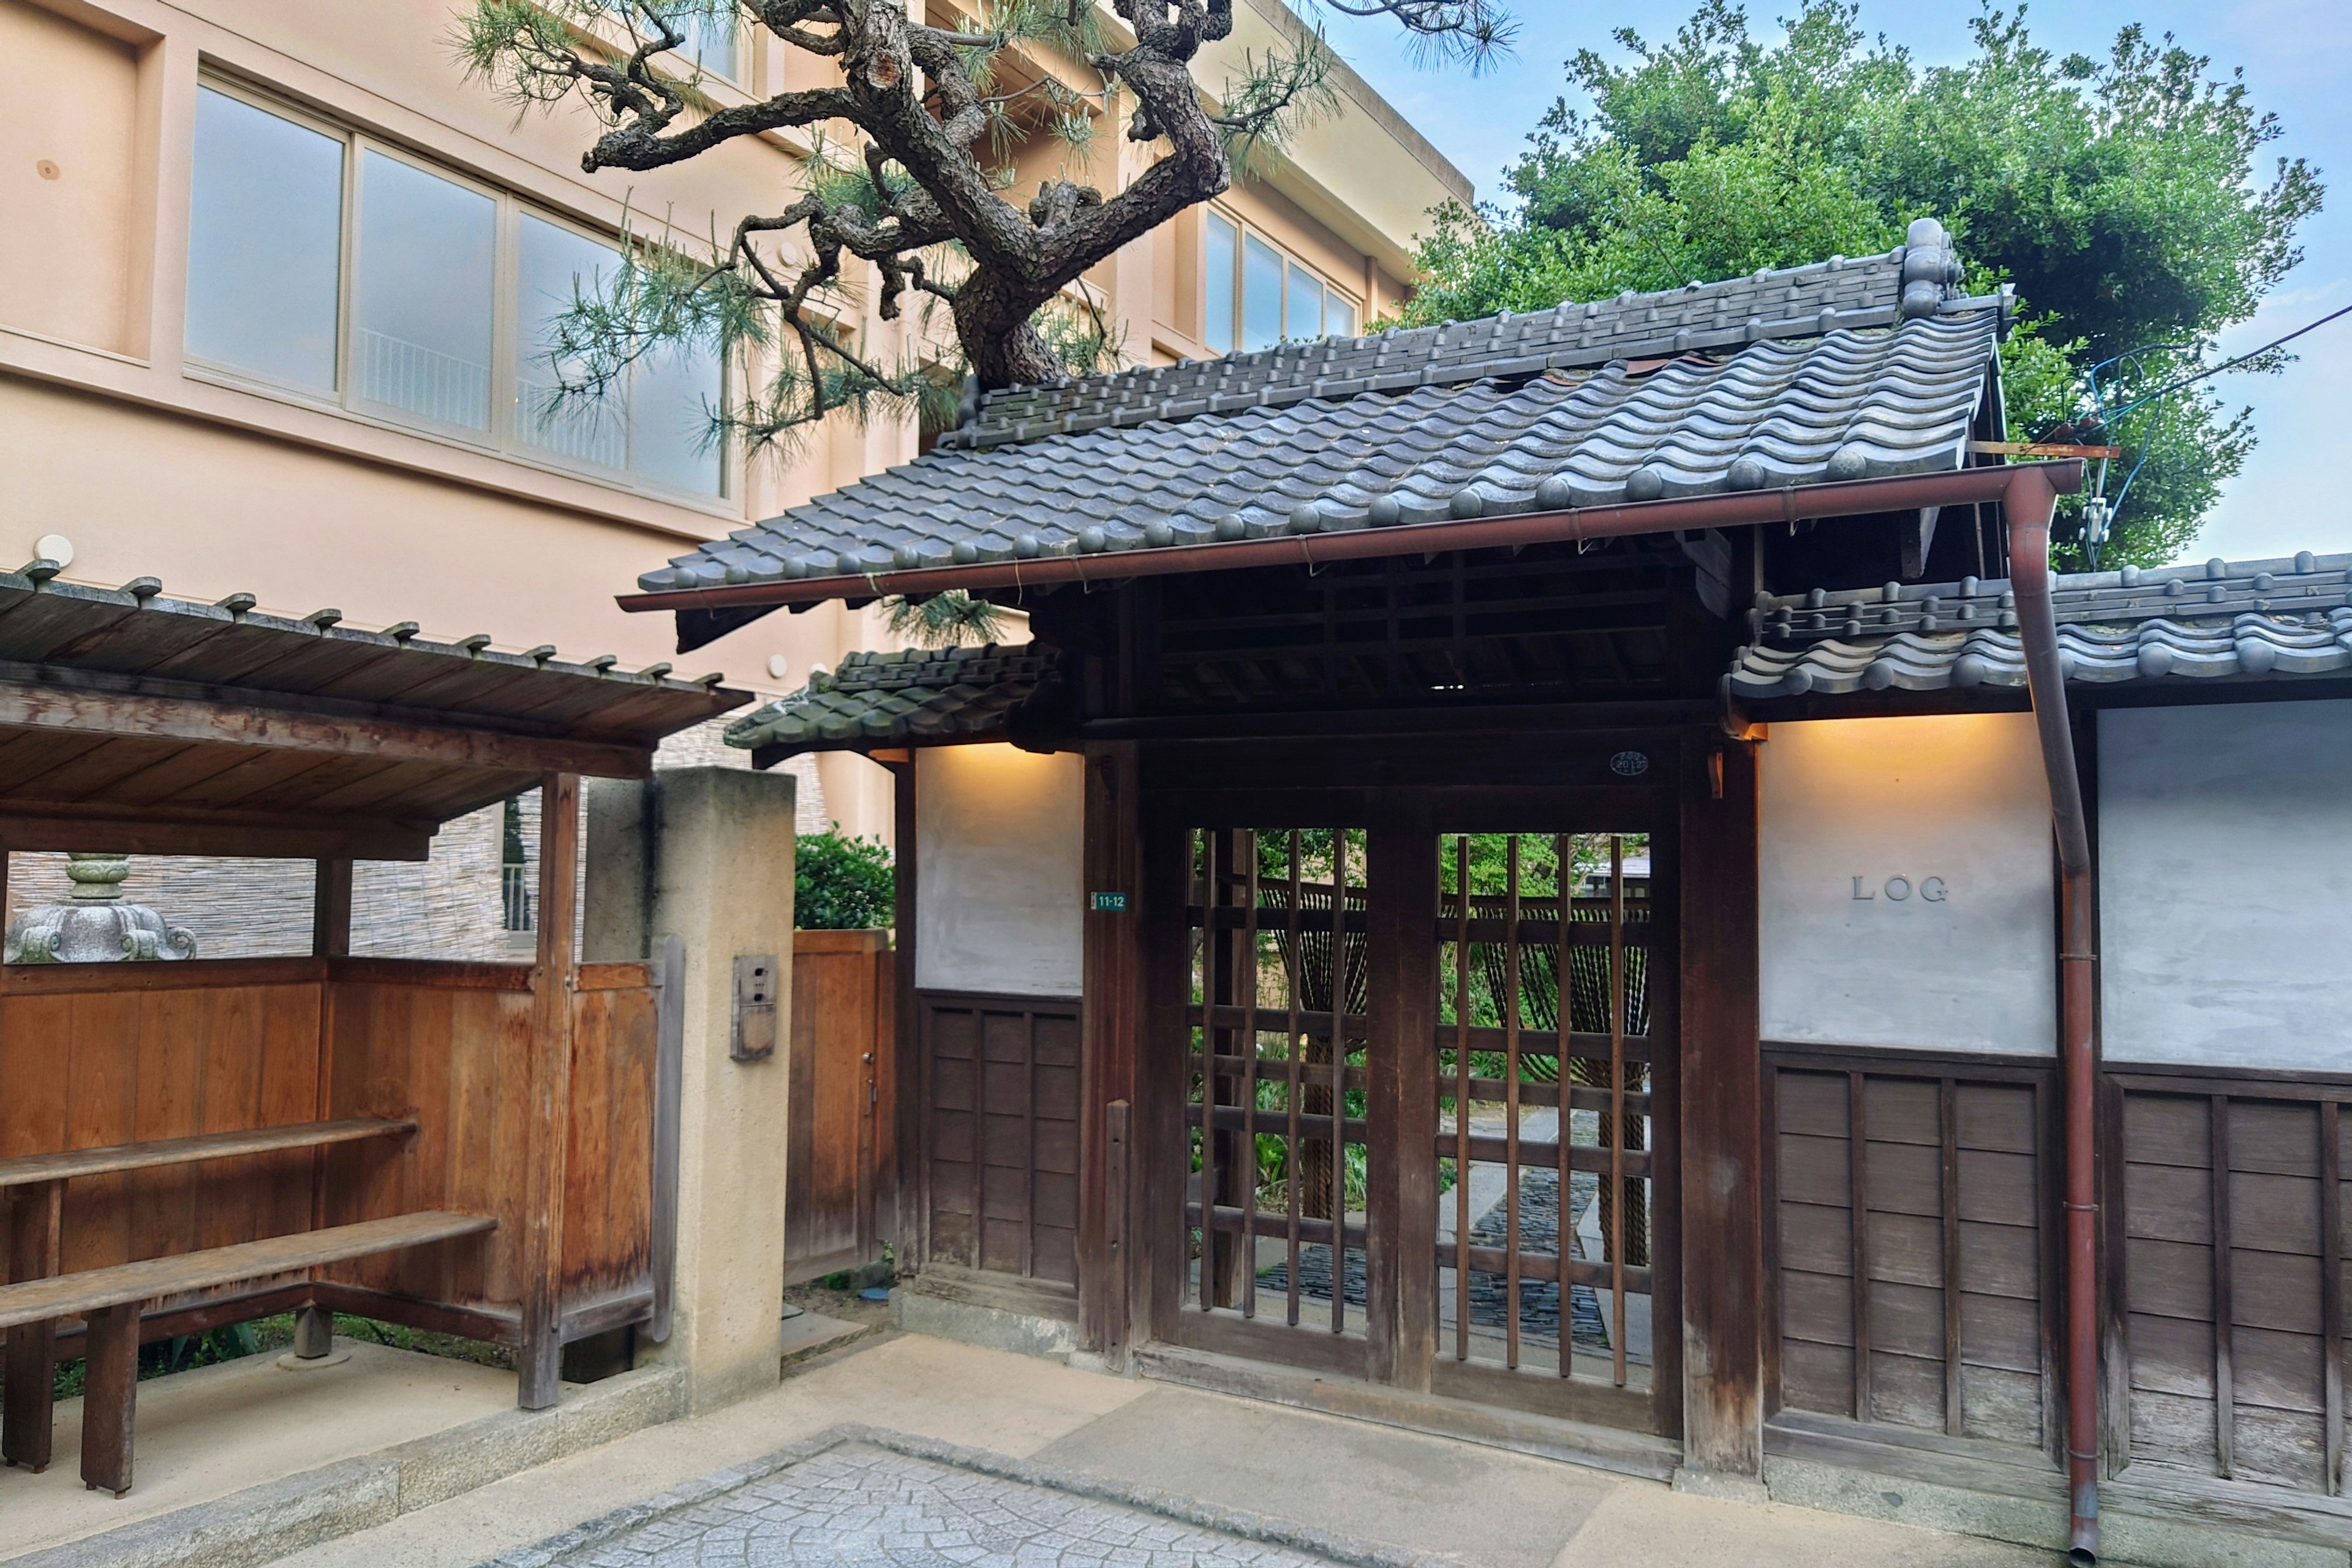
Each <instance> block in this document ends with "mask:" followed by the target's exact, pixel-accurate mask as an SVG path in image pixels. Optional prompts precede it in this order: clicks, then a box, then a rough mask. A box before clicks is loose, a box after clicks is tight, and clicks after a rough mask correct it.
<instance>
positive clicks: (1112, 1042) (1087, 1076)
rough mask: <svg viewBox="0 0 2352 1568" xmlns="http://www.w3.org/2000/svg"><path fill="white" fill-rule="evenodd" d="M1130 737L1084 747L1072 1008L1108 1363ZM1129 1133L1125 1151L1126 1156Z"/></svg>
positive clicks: (1127, 1048)
mask: <svg viewBox="0 0 2352 1568" xmlns="http://www.w3.org/2000/svg"><path fill="white" fill-rule="evenodd" d="M1086 769H1087V776H1086V807H1085V812H1086V824H1085V835H1086V841H1085V848H1084V851H1083V863H1084V866H1085V882H1084V885H1083V886H1082V888H1081V889H1080V892H1081V894H1082V896H1086V897H1087V906H1086V910H1085V915H1084V920H1085V922H1086V923H1085V956H1084V959H1083V964H1084V976H1085V978H1084V982H1083V984H1084V995H1085V1001H1084V1003H1083V1004H1082V1005H1081V1009H1080V1015H1079V1031H1080V1042H1081V1044H1080V1047H1079V1048H1080V1057H1079V1064H1080V1065H1079V1070H1078V1082H1079V1086H1080V1087H1079V1093H1080V1096H1081V1098H1080V1100H1079V1121H1078V1169H1079V1171H1080V1172H1081V1173H1082V1174H1081V1175H1080V1177H1079V1182H1078V1194H1079V1195H1078V1239H1077V1251H1078V1301H1079V1320H1078V1321H1079V1323H1080V1325H1081V1327H1082V1329H1083V1331H1084V1332H1085V1334H1086V1337H1087V1343H1088V1344H1090V1345H1091V1346H1093V1347H1094V1348H1096V1349H1097V1350H1098V1351H1100V1352H1101V1353H1102V1354H1103V1356H1104V1357H1105V1359H1106V1360H1108V1362H1109V1363H1110V1364H1111V1366H1112V1367H1113V1368H1114V1369H1115V1370H1121V1371H1123V1370H1125V1368H1126V1365H1127V1356H1128V1352H1129V1348H1130V1339H1131V1334H1130V1323H1131V1319H1132V1313H1131V1309H1130V1305H1129V1303H1130V1300H1131V1295H1132V1293H1131V1291H1130V1289H1129V1283H1130V1281H1129V1274H1128V1268H1129V1254H1131V1253H1132V1252H1133V1251H1134V1247H1133V1246H1132V1245H1131V1242H1129V1240H1127V1239H1125V1238H1130V1237H1133V1236H1134V1235H1135V1228H1134V1226H1133V1225H1132V1224H1131V1222H1130V1221H1131V1216H1129V1215H1119V1216H1118V1217H1117V1218H1114V1217H1113V1216H1112V1215H1111V1214H1110V1212H1109V1205H1108V1201H1107V1194H1108V1190H1109V1187H1108V1176H1109V1172H1110V1161H1109V1158H1108V1154H1109V1131H1110V1120H1109V1119H1110V1110H1109V1108H1110V1106H1111V1105H1112V1104H1113V1103H1114V1102H1117V1101H1122V1100H1123V1101H1127V1102H1129V1103H1130V1104H1131V1103H1133V1101H1134V1100H1135V1098H1136V1064H1137V1058H1138V1055H1139V1025H1140V1011H1141V998H1142V973H1143V957H1142V942H1141V932H1142V929H1143V917H1142V900H1143V898H1144V896H1145V892H1146V890H1145V889H1144V888H1143V886H1142V880H1143V879H1142V865H1141V854H1140V851H1141V845H1140V837H1139V803H1140V800H1141V796H1142V792H1141V788H1140V780H1139V777H1138V769H1139V756H1138V754H1137V748H1136V747H1135V745H1134V744H1133V743H1132V742H1111V743H1108V744H1104V745H1095V746H1089V747H1087V754H1086ZM1097 892H1111V893H1123V894H1125V895H1126V907H1125V908H1124V909H1120V910H1097V909H1096V908H1094V907H1093V899H1092V896H1091V895H1093V894H1095V893H1097ZM1131 1140H1132V1133H1131V1132H1130V1133H1129V1153H1130V1155H1131V1153H1132V1142H1131Z"/></svg>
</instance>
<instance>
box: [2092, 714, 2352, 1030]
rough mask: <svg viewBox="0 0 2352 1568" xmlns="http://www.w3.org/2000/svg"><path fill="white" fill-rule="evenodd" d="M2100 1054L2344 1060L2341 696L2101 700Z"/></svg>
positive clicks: (2349, 768) (2346, 786) (2349, 920)
mask: <svg viewBox="0 0 2352 1568" xmlns="http://www.w3.org/2000/svg"><path fill="white" fill-rule="evenodd" d="M2099 910H2100V925H2101V932H2100V938H2101V940H2100V979H2101V984H2102V987H2103V990H2104V993H2105V995H2104V1003H2105V1005H2104V1009H2103V1013H2102V1023H2101V1027H2102V1030H2103V1033H2104V1043H2105V1055H2106V1058H2107V1059H2108V1060H2109V1061H2141V1062H2183V1063H2208V1064H2216V1065H2227V1066H2233V1067H2266V1068H2309V1069H2316V1070H2323V1071H2332V1072H2347V1071H2352V1007H2347V1005H2346V1001H2347V983H2346V976H2345V970H2346V963H2347V956H2352V946H2347V942H2352V702H2257V703H2247V704H2243V705H2231V706H2228V707H2219V706H2216V707H2193V708H2137V709H2124V710H2110V711H2108V712H2105V713H2102V714H2100V715H2099Z"/></svg>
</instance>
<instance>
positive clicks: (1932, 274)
mask: <svg viewBox="0 0 2352 1568" xmlns="http://www.w3.org/2000/svg"><path fill="white" fill-rule="evenodd" d="M1958 275H1959V264H1958V261H1957V259H1956V258H1954V256H1953V253H1952V250H1951V248H1950V245H1949V243H1948V237H1947V236H1946V235H1945V233H1944V231H1943V229H1942V228H1941V226H1938V225H1937V224H1936V223H1935V222H1934V221H1933V220H1932V219H1922V220H1921V221H1920V222H1919V223H1917V224H1915V225H1913V232H1912V235H1911V243H1910V244H1908V245H1906V246H1903V247H1896V248H1895V250H1893V251H1891V252H1888V253H1886V254H1884V255H1879V256H1874V257H1869V258H1863V259H1861V260H1853V261H1850V260H1846V259H1844V258H1832V259H1831V260H1829V261H1825V262H1819V263H1815V264H1813V265H1811V266H1807V267H1800V268H1789V269H1786V270H1782V271H1766V272H1759V273H1756V274H1754V275H1752V276H1750V277H1746V278H1738V279H1731V280H1729V281H1727V282H1720V283H1710V284H1704V285H1699V284H1694V285H1691V286H1689V287H1687V288H1684V289H1670V290H1666V291H1664V292H1660V293H1654V294H1633V295H1624V296H1620V297H1619V298H1618V299H1616V300H1608V301H1603V302H1601V303H1597V304H1591V305H1568V306H1562V307H1560V308H1559V309H1558V310H1545V311H1538V312H1536V313H1534V314H1530V315H1517V316H1515V315H1510V314H1507V313H1506V314H1504V315H1500V316H1495V317H1490V318H1487V319H1486V320H1483V321H1471V322H1466V323H1455V324H1449V325H1445V326H1440V327H1424V328H1417V329H1412V330H1410V331H1392V332H1385V333H1381V334H1378V335H1375V336H1371V337H1365V338H1354V339H1327V340H1322V341H1318V342H1307V343H1290V344H1285V345H1282V346H1281V347H1278V348H1274V349H1269V350H1266V351H1265V352H1263V353H1253V354H1237V355H1230V356H1227V357H1225V358H1223V359H1218V360H1213V361H1207V362H1202V363H1186V364H1181V365H1173V366H1163V367H1157V368H1150V369H1141V370H1134V371H1129V372H1124V373H1122V374H1116V375H1103V376H1088V377H1084V378H1078V379H1075V380H1071V381H1067V382H1064V383H1061V384H1055V385H1051V386H1032V387H1018V388H1013V389H1009V390H1006V391H1003V392H997V393H992V394H991V395H988V396H987V397H986V398H985V399H984V400H979V401H976V402H975V403H973V404H971V405H968V417H967V420H966V423H965V424H964V425H963V426H961V427H960V428H958V429H957V430H954V431H951V432H950V433H948V435H946V436H945V437H942V438H941V439H940V443H939V446H938V447H936V448H935V449H934V450H932V451H930V452H928V453H925V454H924V455H923V456H922V457H920V458H917V459H916V460H915V461H913V462H911V463H908V464H903V465H901V466H899V467H898V468H891V469H888V470H887V471H886V472H883V473H880V474H876V475H873V476H871V477H869V478H866V479H860V480H858V481H857V482H856V483H853V484H851V485H848V486H845V488H843V489H839V490H835V491H833V492H831V493H828V494H825V495H822V496H819V497H817V498H815V499H814V500H811V501H809V502H807V503H806V504H804V505H802V506H798V507H795V508H793V510H790V511H787V512H785V513H783V514H782V515H781V516H778V517H773V518H770V519H769V520H767V521H764V522H761V523H758V524H755V525H753V526H751V527H750V528H745V529H741V530H739V531H736V532H735V533H734V534H732V535H731V536H730V537H729V538H728V539H726V540H723V541H719V542H716V543H713V544H709V545H706V546H703V547H701V548H699V549H698V550H696V551H694V552H690V553H688V554H686V555H680V556H677V557H674V558H673V559H672V561H671V563H670V564H669V565H668V566H667V567H663V568H660V569H657V570H656V571H653V572H649V573H646V574H645V575H644V576H642V577H640V578H639V579H638V585H639V587H640V588H642V589H644V590H645V591H646V592H648V593H658V592H661V591H664V590H671V589H691V588H704V587H710V586H716V585H719V584H743V583H761V582H782V581H786V580H793V579H799V578H805V577H833V576H845V575H854V574H856V575H862V574H874V573H878V572H885V571H908V570H914V569H917V568H921V567H938V566H950V565H968V564H972V563H980V562H996V561H1013V560H1022V559H1030V558H1035V557H1040V556H1053V555H1068V554H1080V553H1087V552H1105V551H1120V550H1129V549H1135V548H1139V547H1145V546H1149V547H1152V548H1165V547H1168V546H1171V545H1182V544H1189V543H1203V542H1210V541H1213V540H1219V539H1242V538H1260V537H1264V536H1266V535H1269V534H1275V533H1282V532H1286V531H1310V530H1313V531H1320V530H1344V529H1357V528H1365V527H1376V526H1381V525H1384V524H1388V523H1393V522H1423V521H1434V520H1437V519H1442V518H1446V517H1462V516H1476V515H1480V514H1481V513H1484V514H1486V515H1496V514H1502V513H1508V512H1519V511H1533V510H1559V509H1562V508H1567V507H1589V506H1601V505H1609V504H1612V503H1615V502H1619V501H1623V500H1656V499H1661V498H1674V497H1682V496H1696V495H1706V494H1711V493H1715V492H1717V491H1723V490H1729V489H1762V488H1767V487H1776V486H1781V485H1799V484H1807V483H1812V482H1815V481H1819V480H1822V479H1870V478H1878V477H1883V476H1890V475H1899V474H1912V473H1923V472H1930V471H1935V470H1940V469H1948V468H1958V467H1959V466H1960V465H1961V463H1962V461H1963V459H1964V457H1965V453H1966V445H1967V439H1968V437H1969V429H1970V426H1971V423H1972V421H1973V420H1974V419H1975V418H1976V416H1977V415H1978V413H1979V406H1980V405H1981V403H1982V400H1983V397H1984V395H1985V388H1986V386H1987V384H1988V376H1989V372H1990V368H1991V365H1992V362H1993V356H1994V352H1995V348H1996V345H1997V343H1998V341H1999V339H2000V333H2001V331H2003V329H2004V327H2005V325H2006V322H2007V320H2008V317H2009V313H2010V310H2011V302H2010V300H2009V298H2008V297H2007V296H2006V295H2003V296H1999V297H1995V298H1990V299H1979V300H1971V299H1964V298H1960V297H1958V290H1957V289H1956V288H1955V286H1954V285H1955V284H1956V282H1957V279H1958Z"/></svg>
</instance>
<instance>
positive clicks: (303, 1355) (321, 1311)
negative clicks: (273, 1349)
mask: <svg viewBox="0 0 2352 1568" xmlns="http://www.w3.org/2000/svg"><path fill="white" fill-rule="evenodd" d="M334 1348H335V1318H334V1314H333V1313H331V1312H330V1311H328V1310H326V1309H325V1308H324V1307H305V1308H303V1309H302V1310H300V1311H299V1312H297V1313H295V1314H294V1354H295V1356H296V1357H297V1358H298V1359H299V1360H302V1361H317V1360H318V1359H319V1358H320V1356H322V1355H325V1354H326V1353H327V1352H329V1351H331V1350H333V1349H334Z"/></svg>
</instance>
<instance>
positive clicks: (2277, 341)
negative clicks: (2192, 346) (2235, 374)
mask: <svg viewBox="0 0 2352 1568" xmlns="http://www.w3.org/2000/svg"><path fill="white" fill-rule="evenodd" d="M2339 316H2352V305H2346V306H2344V307H2343V308H2342V309H2340V310H2330V311H2328V312H2327V314H2326V315H2324V316H2322V317H2320V318H2319V319H2318V320H2317V321H2306V322H2305V323H2304V324H2303V325H2302V326H2299V327H2297V328H2296V329H2295V330H2294V331H2291V332H2289V333H2287V334H2286V335H2285V336H2284V337H2278V338H2273V339H2272V340H2271V341H2270V342H2266V343H2264V344H2263V346H2262V347H2260V348H2258V349H2248V350H2247V351H2246V352H2245V353H2242V354H2240V355H2239V356H2238V357H2237V358H2235V359H2228V360H2223V361H2222V362H2221V363H2220V364H2217V365H2214V366H2212V367H2211V368H2210V369H2207V370H2200V371H2199V372H2197V373H2196V374H2194V375H2184V376H2182V377H2181V378H2180V379H2179V381H2175V382H2170V383H2168V384H2165V385H2163V386H2159V387H2158V388H2157V389H2156V390H2155V391H2154V392H2150V393H2146V394H2143V395H2140V396H2138V397H2136V398H2134V399H2133V400H2132V401H2131V402H2129V403H2126V404H2125V405H2123V406H2122V407H2121V408H2118V409H2116V411H2115V413H2114V414H2112V415H2111V416H2109V418H2110V419H2111V420H2112V419H2120V418H2122V417H2123V416H2125V415H2126V414H2129V413H2130V412H2131V411H2132V410H2133V409H2135V408H2138V407H2141V406H2144V405H2147V404H2150V403H2153V402H2155V401H2156V400H2157V399H2158V398H2159V397H2168V396H2170V395H2172V394H2174V393H2176V392H2179V390H2180V389H2181V388H2182V387H2185V386H2194V385H2196V384H2197V383H2199V382H2200V381H2203V380H2205V379H2206V378H2207V377H2209V376H2216V375H2219V374H2221V373H2222V372H2223V371H2225V370H2232V369H2235V368H2236V367H2237V366H2239V365H2242V364H2243V363H2246V362H2247V361H2248V360H2250V359H2259V358H2261V357H2262V356H2263V354H2266V353H2270V352H2271V350H2273V349H2274V348H2278V347H2281V346H2282V345H2284V344H2286V343H2291V342H2294V340H2295V339H2297V338H2299V337H2301V336H2303V334H2304V333H2305V332H2309V331H2317V330H2318V329H2319V328H2321V327H2324V326H2326V324H2327V323H2328V322H2330V321H2335V320H2336V318H2337V317H2339Z"/></svg>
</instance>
